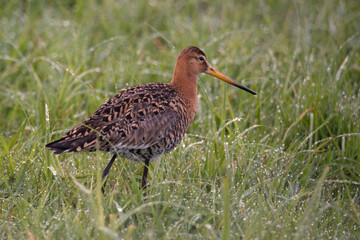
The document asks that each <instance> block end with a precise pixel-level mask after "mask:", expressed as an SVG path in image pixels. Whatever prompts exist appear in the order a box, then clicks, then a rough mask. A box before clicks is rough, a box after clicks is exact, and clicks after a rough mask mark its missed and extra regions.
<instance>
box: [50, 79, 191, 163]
mask: <svg viewBox="0 0 360 240" xmlns="http://www.w3.org/2000/svg"><path fill="white" fill-rule="evenodd" d="M191 121H192V114H190V113H189V111H188V109H187V107H186V103H185V102H184V100H183V99H182V97H181V95H180V94H179V93H178V92H177V91H176V90H175V89H174V88H173V87H172V86H171V85H170V84H167V83H148V84H143V85H139V86H135V87H130V88H128V89H125V90H123V91H121V92H119V93H118V94H117V95H115V96H114V97H112V98H110V99H109V100H108V101H107V102H106V103H104V104H102V105H101V106H100V107H99V108H98V109H97V110H96V112H95V113H94V114H92V115H91V117H90V118H88V119H86V120H85V121H84V122H83V123H81V124H79V125H78V126H76V127H75V128H74V129H72V130H70V131H69V132H68V133H66V134H65V135H64V136H63V137H62V138H61V139H59V140H57V141H55V142H52V143H49V144H48V145H46V147H48V148H50V149H51V150H53V151H54V154H59V153H63V152H79V151H95V150H101V151H108V152H118V153H119V155H120V156H122V157H125V158H128V159H130V160H133V161H145V159H147V158H149V159H150V161H154V160H156V159H157V158H158V157H159V156H160V155H161V154H162V153H167V152H169V151H171V150H172V149H173V148H175V147H176V145H178V144H179V143H180V141H181V139H182V138H183V136H184V134H185V132H186V130H187V128H188V127H189V124H190V123H191Z"/></svg>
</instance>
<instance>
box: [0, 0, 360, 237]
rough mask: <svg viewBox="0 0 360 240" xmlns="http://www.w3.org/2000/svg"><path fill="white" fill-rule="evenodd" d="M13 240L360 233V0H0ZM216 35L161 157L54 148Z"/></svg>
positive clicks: (2, 231)
mask: <svg viewBox="0 0 360 240" xmlns="http://www.w3.org/2000/svg"><path fill="white" fill-rule="evenodd" d="M0 2H1V6H2V7H1V9H0V21H1V24H0V116H1V118H0V140H1V141H0V164H1V167H2V171H1V173H0V193H1V194H0V205H1V208H0V209H1V210H0V238H1V239H110V238H112V239H221V238H223V239H228V238H231V239H300V240H301V239H359V238H360V207H359V201H360V190H359V188H360V122H359V116H360V74H359V73H360V51H359V49H360V3H359V1H356V0H353V1H337V0H324V1H298V0H294V1H285V0H283V1H235V0H234V1H220V0H218V1H212V3H208V1H170V0H168V1H158V0H153V1H149V2H147V1H127V0H124V1H114V0H107V1H83V0H78V1H75V0H74V1H70V0H68V1H0ZM188 45H197V46H199V47H200V48H202V49H203V50H204V51H205V52H206V53H207V56H208V58H209V60H210V62H211V63H212V64H213V65H214V66H215V67H216V68H217V69H219V70H220V71H221V72H223V73H225V74H226V75H228V76H230V77H232V78H234V79H235V80H237V81H239V82H240V83H242V84H244V85H245V86H248V87H249V88H251V89H253V90H255V91H257V92H258V96H256V97H254V96H252V95H250V94H248V93H246V92H244V91H241V90H239V89H237V88H234V87H232V86H229V85H226V84H225V83H220V82H219V81H217V80H216V79H213V78H212V77H210V76H208V75H204V74H203V75H201V76H200V80H199V98H200V103H199V110H198V113H197V115H196V117H195V119H194V121H193V123H192V125H191V126H190V129H189V130H188V134H187V135H186V136H185V138H184V140H183V142H182V143H181V144H180V145H179V146H178V148H177V149H176V150H174V151H173V152H171V153H170V154H168V155H167V156H165V157H162V158H161V159H160V160H158V161H157V162H156V163H154V164H151V167H150V182H151V187H150V188H149V195H148V197H147V198H146V199H144V198H143V192H142V191H139V185H140V181H141V174H142V166H141V165H140V164H136V163H132V162H129V161H127V160H124V159H118V160H117V161H116V163H115V166H113V168H112V169H111V172H110V179H109V181H108V185H107V189H106V191H107V193H108V194H107V196H106V197H103V196H102V194H101V192H100V186H101V182H100V177H101V171H102V169H103V168H104V167H105V165H106V163H107V162H108V161H109V160H110V158H111V156H110V155H109V154H105V153H79V154H63V155H60V156H54V155H52V154H51V153H50V151H49V150H47V149H45V147H44V145H45V144H46V143H48V142H49V141H51V140H55V139H56V138H58V137H59V136H61V135H62V134H63V133H65V131H66V130H69V129H70V128H72V127H74V126H75V125H76V124H77V123H79V122H81V121H82V120H84V119H85V118H86V117H88V116H89V115H90V114H91V113H92V112H93V111H95V110H96V109H97V107H98V106H99V105H100V104H101V103H102V102H104V101H106V100H107V99H108V98H110V97H111V96H113V95H114V94H115V93H117V92H118V91H120V90H121V89H123V88H126V87H127V86H133V85H137V84H140V83H146V82H153V81H159V82H168V81H170V79H171V76H172V70H173V67H174V64H175V59H176V56H177V54H178V53H179V52H180V51H181V50H182V49H183V48H185V47H186V46H188Z"/></svg>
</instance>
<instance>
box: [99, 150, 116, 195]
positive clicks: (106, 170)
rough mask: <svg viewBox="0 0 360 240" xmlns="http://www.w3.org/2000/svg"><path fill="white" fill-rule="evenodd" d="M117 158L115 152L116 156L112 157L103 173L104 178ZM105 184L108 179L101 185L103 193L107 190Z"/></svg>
mask: <svg viewBox="0 0 360 240" xmlns="http://www.w3.org/2000/svg"><path fill="white" fill-rule="evenodd" d="M115 159H116V154H114V156H113V157H112V158H111V160H110V162H109V163H108V165H107V166H106V168H105V169H104V171H103V174H102V179H104V178H105V177H106V176H107V175H108V174H109V171H110V168H111V166H112V165H113V163H114V161H115ZM105 185H106V180H105V182H104V185H103V186H102V187H101V191H102V193H104V192H105Z"/></svg>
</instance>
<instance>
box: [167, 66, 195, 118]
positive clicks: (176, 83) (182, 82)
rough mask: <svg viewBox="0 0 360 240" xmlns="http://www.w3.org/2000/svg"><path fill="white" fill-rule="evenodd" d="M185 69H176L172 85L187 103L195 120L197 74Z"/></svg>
mask: <svg viewBox="0 0 360 240" xmlns="http://www.w3.org/2000/svg"><path fill="white" fill-rule="evenodd" d="M183 69H184V68H179V67H175V70H174V74H173V77H172V80H171V82H170V85H171V86H172V87H173V88H174V89H175V90H176V91H178V92H179V94H180V95H181V97H182V98H183V100H184V101H185V103H186V105H187V108H188V111H190V113H191V119H193V117H194V115H195V113H196V110H197V79H198V76H197V74H191V73H189V72H188V71H186V69H185V70H183Z"/></svg>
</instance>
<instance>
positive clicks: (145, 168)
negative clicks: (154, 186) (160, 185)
mask: <svg viewBox="0 0 360 240" xmlns="http://www.w3.org/2000/svg"><path fill="white" fill-rule="evenodd" d="M149 163H150V159H146V160H145V166H144V172H143V176H142V181H141V188H142V189H145V188H146V187H147V185H146V179H147V175H148V170H149Z"/></svg>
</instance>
